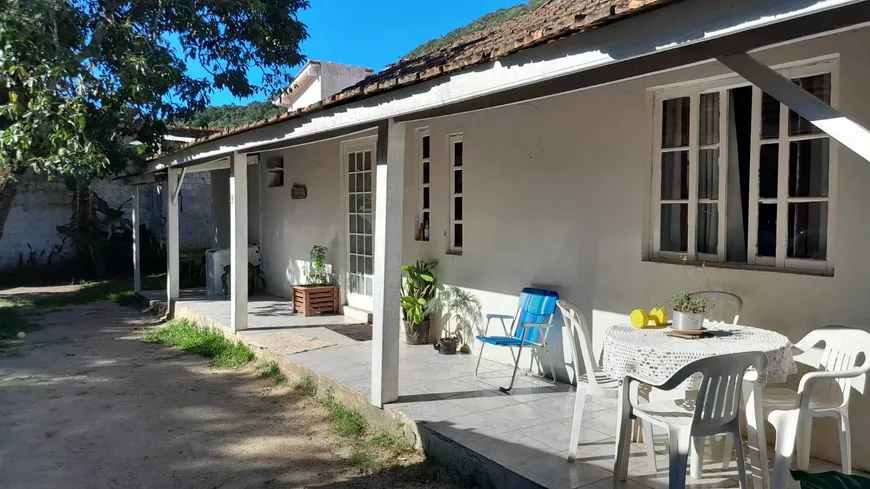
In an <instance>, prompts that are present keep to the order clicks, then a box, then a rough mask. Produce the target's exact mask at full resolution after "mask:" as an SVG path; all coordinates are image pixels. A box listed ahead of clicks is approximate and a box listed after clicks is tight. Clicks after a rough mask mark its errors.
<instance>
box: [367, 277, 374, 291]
mask: <svg viewBox="0 0 870 489" xmlns="http://www.w3.org/2000/svg"><path fill="white" fill-rule="evenodd" d="M372 282H373V280H372V278H371V277H366V280H365V284H366V290H365V294H366V295H372Z"/></svg>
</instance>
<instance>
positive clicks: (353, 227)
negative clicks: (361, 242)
mask: <svg viewBox="0 0 870 489" xmlns="http://www.w3.org/2000/svg"><path fill="white" fill-rule="evenodd" d="M348 228H349V229H348V230H349V231H350V232H351V233H355V232H357V230H356V214H351V215H350V216H348Z"/></svg>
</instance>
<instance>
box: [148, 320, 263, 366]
mask: <svg viewBox="0 0 870 489" xmlns="http://www.w3.org/2000/svg"><path fill="white" fill-rule="evenodd" d="M142 340H143V341H145V342H146V343H163V344H164V345H168V346H177V347H179V348H181V349H182V350H184V351H186V352H189V353H194V354H197V355H202V356H204V357H208V358H211V365H212V366H213V367H215V368H221V369H237V368H241V367H243V366H245V365H246V364H247V363H248V362H250V361H251V360H253V359H254V352H253V351H251V349H250V348H249V347H248V345H246V344H244V343H242V342H241V341H231V340H229V339H227V338H226V337H225V336H224V335H223V334H222V333H221V332H220V331H217V330H215V329H212V328H206V327H202V326H199V325H197V324H196V323H194V322H193V321H188V320H187V319H174V320H172V321H169V322H168V323H166V324H165V325H163V326H161V327H159V328H153V329H150V330H148V331H146V332H145V334H144V335H142Z"/></svg>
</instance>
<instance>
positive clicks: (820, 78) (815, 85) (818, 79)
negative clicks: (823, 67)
mask: <svg viewBox="0 0 870 489" xmlns="http://www.w3.org/2000/svg"><path fill="white" fill-rule="evenodd" d="M793 81H794V82H795V83H796V84H797V85H798V86H799V87H801V88H803V89H804V90H806V91H808V92H810V93H811V94H813V95H815V96H816V97H818V98H819V99H820V100H822V101H824V102H825V103H827V104H830V103H831V75H830V74H829V73H826V74H824V75H816V76H808V77H806V78H798V79H797V80H793ZM821 132H822V130H821V129H819V128H818V127H816V126H814V125H812V123H810V121H808V120H806V119H804V118H803V117H801V116H799V115H797V113H796V112H794V111H792V110H789V111H788V134H789V135H790V136H798V135H801V134H819V133H821Z"/></svg>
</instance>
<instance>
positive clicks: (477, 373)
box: [474, 343, 523, 392]
mask: <svg viewBox="0 0 870 489" xmlns="http://www.w3.org/2000/svg"><path fill="white" fill-rule="evenodd" d="M484 345H486V343H483V345H481V347H480V356H478V357H477V367H476V368H475V369H474V378H475V379H477V380H478V381H480V382H483V383H484V384H486V385H491V386H493V387H496V388H498V390H500V391H502V392H509V391H510V390H511V389H513V388H514V380H516V378H517V369H518V368H519V366H520V362H519V359H520V355H522V353H523V345H520V349H519V351H517V356H516V359H517V361H515V362H514V371H513V375H511V383H510V385H508V386H507V387H503V386H500V385H498V384H496V383H495V382H490V381H488V380H486V379H483V378H481V377H480V361H481V359H483V346H484ZM513 350H514V349H513V348H511V353H513Z"/></svg>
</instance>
